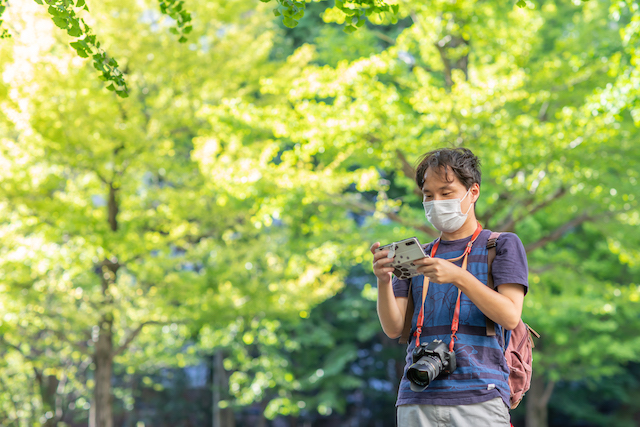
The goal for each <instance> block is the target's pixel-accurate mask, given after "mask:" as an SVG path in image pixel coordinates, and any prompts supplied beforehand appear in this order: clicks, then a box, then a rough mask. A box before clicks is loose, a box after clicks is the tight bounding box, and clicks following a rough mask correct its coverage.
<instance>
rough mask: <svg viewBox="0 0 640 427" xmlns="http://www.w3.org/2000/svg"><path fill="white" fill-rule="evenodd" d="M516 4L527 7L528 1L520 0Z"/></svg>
mask: <svg viewBox="0 0 640 427" xmlns="http://www.w3.org/2000/svg"><path fill="white" fill-rule="evenodd" d="M516 5H518V6H519V7H525V6H526V5H527V2H526V1H524V0H518V3H516Z"/></svg>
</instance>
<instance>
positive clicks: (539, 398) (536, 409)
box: [525, 376, 555, 427]
mask: <svg viewBox="0 0 640 427" xmlns="http://www.w3.org/2000/svg"><path fill="white" fill-rule="evenodd" d="M554 386H555V382H553V381H550V382H548V383H546V384H545V381H544V379H542V378H541V377H536V376H534V377H533V378H532V379H531V388H530V389H529V391H528V392H527V396H526V399H525V400H526V402H525V403H526V410H527V414H526V417H525V426H526V427H547V426H548V425H549V420H548V411H547V405H548V404H549V399H551V394H552V393H553V388H554Z"/></svg>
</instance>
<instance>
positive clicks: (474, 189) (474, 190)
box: [470, 182, 480, 203]
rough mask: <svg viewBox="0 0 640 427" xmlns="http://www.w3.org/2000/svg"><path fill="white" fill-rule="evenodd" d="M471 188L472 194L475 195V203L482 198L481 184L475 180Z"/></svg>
mask: <svg viewBox="0 0 640 427" xmlns="http://www.w3.org/2000/svg"><path fill="white" fill-rule="evenodd" d="M470 190H471V191H470V192H471V196H472V197H473V203H475V202H477V201H478V199H479V198H480V185H478V183H477V182H474V183H473V185H472V186H471V188H470Z"/></svg>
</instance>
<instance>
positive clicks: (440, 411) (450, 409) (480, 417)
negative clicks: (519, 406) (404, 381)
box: [398, 397, 511, 427]
mask: <svg viewBox="0 0 640 427" xmlns="http://www.w3.org/2000/svg"><path fill="white" fill-rule="evenodd" d="M510 425H511V422H510V418H509V408H507V405H505V404H504V402H503V401H502V399H501V398H499V397H496V398H495V399H491V400H488V401H486V402H481V403H474V404H472V405H455V406H444V405H443V406H436V405H402V406H398V427H485V426H486V427H494V426H495V427H509V426H510Z"/></svg>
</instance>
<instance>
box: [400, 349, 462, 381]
mask: <svg viewBox="0 0 640 427" xmlns="http://www.w3.org/2000/svg"><path fill="white" fill-rule="evenodd" d="M411 357H412V360H413V364H412V365H411V366H409V370H408V371H407V378H408V379H409V381H410V382H411V390H413V391H423V390H424V389H425V388H427V386H428V385H429V384H430V383H431V381H433V380H435V379H436V378H437V377H438V375H440V373H441V372H444V373H445V374H450V373H452V372H453V371H455V370H456V353H455V352H454V351H449V348H448V347H447V345H446V344H445V343H443V342H442V341H441V340H433V341H431V342H430V343H429V344H426V343H421V344H420V346H419V347H416V348H414V349H413V353H412V355H411Z"/></svg>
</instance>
